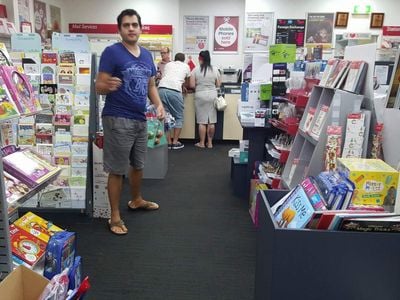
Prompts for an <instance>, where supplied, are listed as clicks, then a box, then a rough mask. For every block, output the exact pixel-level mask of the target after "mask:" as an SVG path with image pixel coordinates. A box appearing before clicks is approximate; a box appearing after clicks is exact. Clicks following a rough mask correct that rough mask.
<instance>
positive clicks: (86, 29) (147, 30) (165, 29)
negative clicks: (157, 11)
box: [69, 23, 172, 34]
mask: <svg viewBox="0 0 400 300" xmlns="http://www.w3.org/2000/svg"><path fill="white" fill-rule="evenodd" d="M69 32H70V33H89V34H90V33H91V34H116V33H118V26H117V24H91V23H69ZM142 33H143V34H172V25H143V26H142Z"/></svg>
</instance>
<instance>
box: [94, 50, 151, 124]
mask: <svg viewBox="0 0 400 300" xmlns="http://www.w3.org/2000/svg"><path fill="white" fill-rule="evenodd" d="M99 72H105V73H108V74H111V76H113V77H118V78H120V79H121V80H122V85H121V87H120V88H119V89H118V90H116V91H115V92H111V93H109V94H107V96H106V103H105V106H104V109H103V113H102V115H103V116H114V117H123V118H128V119H135V120H139V121H145V120H146V116H145V111H146V100H147V90H148V84H149V78H150V77H152V76H155V75H156V68H155V65H154V62H153V57H152V56H151V54H150V52H149V51H148V50H147V49H145V48H142V47H140V55H139V57H135V56H134V55H132V54H131V53H130V52H129V51H128V50H127V49H126V48H125V46H124V45H122V43H116V44H114V45H112V46H109V47H107V48H106V49H105V50H104V51H103V54H102V55H101V58H100V65H99Z"/></svg>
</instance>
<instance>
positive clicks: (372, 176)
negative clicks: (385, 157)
mask: <svg viewBox="0 0 400 300" xmlns="http://www.w3.org/2000/svg"><path fill="white" fill-rule="evenodd" d="M338 170H339V171H342V172H344V174H345V175H346V176H347V177H348V178H349V179H350V180H351V181H352V182H353V183H354V186H355V188H354V194H353V199H352V203H353V204H356V205H389V206H393V205H394V202H395V197H396V191H397V185H398V179H399V172H397V171H396V170H395V169H393V168H392V167H391V166H389V165H388V164H386V163H385V162H384V161H382V160H380V159H364V158H338Z"/></svg>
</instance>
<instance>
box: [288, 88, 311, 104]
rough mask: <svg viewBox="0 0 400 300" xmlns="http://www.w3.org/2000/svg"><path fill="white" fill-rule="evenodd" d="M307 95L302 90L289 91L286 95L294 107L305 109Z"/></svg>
mask: <svg viewBox="0 0 400 300" xmlns="http://www.w3.org/2000/svg"><path fill="white" fill-rule="evenodd" d="M308 98H309V94H308V92H306V91H305V90H303V89H299V90H291V91H290V92H289V93H288V94H287V99H288V101H289V102H290V103H292V104H293V105H294V106H296V107H303V108H304V107H306V105H307V102H308Z"/></svg>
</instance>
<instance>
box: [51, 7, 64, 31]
mask: <svg viewBox="0 0 400 300" xmlns="http://www.w3.org/2000/svg"><path fill="white" fill-rule="evenodd" d="M49 29H50V30H51V32H61V9H60V8H59V7H57V6H53V5H50V28H49Z"/></svg>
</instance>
